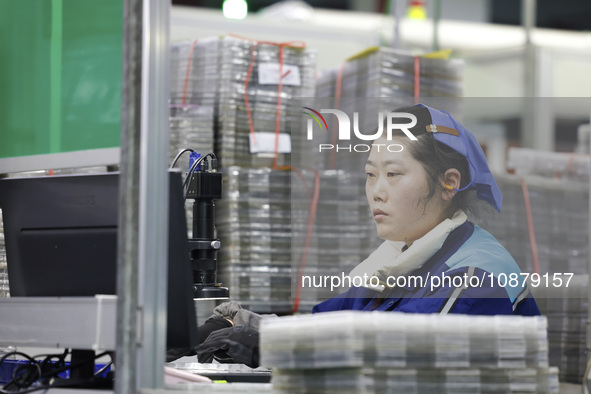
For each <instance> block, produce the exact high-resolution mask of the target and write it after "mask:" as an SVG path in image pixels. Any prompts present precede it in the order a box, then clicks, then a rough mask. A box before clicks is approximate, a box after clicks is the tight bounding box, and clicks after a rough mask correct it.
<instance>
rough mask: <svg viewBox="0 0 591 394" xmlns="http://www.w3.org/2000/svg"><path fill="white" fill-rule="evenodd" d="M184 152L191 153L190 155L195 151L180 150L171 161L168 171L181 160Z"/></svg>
mask: <svg viewBox="0 0 591 394" xmlns="http://www.w3.org/2000/svg"><path fill="white" fill-rule="evenodd" d="M185 152H191V153H193V152H195V150H194V149H191V148H185V149H183V150H181V151H180V152H179V153H177V155H176V157H175V158H174V160H173V161H172V164H171V165H170V168H169V169H170V170H172V169H173V168H174V165H175V164H176V162H177V161H178V160H179V159H180V158H181V156H182V155H183V153H185Z"/></svg>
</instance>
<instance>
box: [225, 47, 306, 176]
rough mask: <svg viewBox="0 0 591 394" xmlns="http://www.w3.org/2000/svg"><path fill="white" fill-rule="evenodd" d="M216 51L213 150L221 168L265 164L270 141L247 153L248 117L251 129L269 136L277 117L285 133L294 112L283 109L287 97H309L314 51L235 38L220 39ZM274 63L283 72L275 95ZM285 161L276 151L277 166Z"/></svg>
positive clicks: (268, 163) (269, 161) (269, 157)
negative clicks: (216, 93) (280, 86)
mask: <svg viewBox="0 0 591 394" xmlns="http://www.w3.org/2000/svg"><path fill="white" fill-rule="evenodd" d="M220 53H221V55H220V69H219V70H218V73H219V84H218V93H219V100H218V115H217V133H218V134H217V139H216V153H217V154H218V157H219V158H220V160H221V164H222V166H224V167H229V166H234V165H237V166H244V167H254V166H271V165H272V164H273V157H274V153H275V151H274V145H272V149H270V150H269V149H267V150H263V151H262V152H259V153H251V150H250V140H251V137H250V133H251V130H250V120H252V126H253V128H254V131H255V132H256V133H273V134H275V133H276V126H277V119H279V133H280V134H284V135H286V136H290V135H291V124H292V123H293V122H294V120H295V116H296V115H295V114H294V113H293V111H289V107H290V105H292V102H293V99H294V98H296V97H314V93H315V64H316V54H315V52H313V51H310V50H307V49H303V48H299V47H292V46H282V47H280V46H279V45H273V44H266V43H256V42H254V41H248V40H243V39H239V38H235V37H224V38H223V39H221V47H220ZM280 54H282V55H281V56H280ZM281 57H282V58H281ZM280 62H282V63H283V70H284V76H283V79H282V82H283V84H282V89H281V93H280V94H281V95H280V96H279V84H278V78H279V77H278V70H279V63H280ZM249 70H250V73H249ZM245 93H246V97H247V98H248V105H249V107H248V108H247V102H246V100H245ZM279 98H281V102H280V103H279V100H278V99H279ZM278 114H279V115H280V116H279V118H278ZM249 115H250V118H249ZM299 118H300V116H299V115H297V119H299ZM249 119H250V120H249ZM257 137H258V139H259V140H261V139H262V138H263V137H262V136H260V135H255V138H254V140H255V141H256V140H257ZM258 143H259V142H258V141H257V144H258ZM290 159H291V155H290V153H288V152H287V151H286V152H285V153H279V155H278V161H277V164H278V165H290V164H291V163H290Z"/></svg>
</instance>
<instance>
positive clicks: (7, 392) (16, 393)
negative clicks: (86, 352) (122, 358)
mask: <svg viewBox="0 0 591 394" xmlns="http://www.w3.org/2000/svg"><path fill="white" fill-rule="evenodd" d="M67 354H68V350H66V351H64V353H63V354H49V355H47V356H46V357H45V359H43V361H37V360H35V359H34V358H33V357H31V356H29V355H28V354H25V353H21V352H17V351H15V352H9V353H6V354H5V355H4V356H2V358H0V365H1V364H2V363H3V362H4V360H6V358H7V357H8V356H11V355H19V356H22V357H24V358H26V359H27V360H28V361H29V362H30V364H27V365H23V366H20V367H17V368H16V369H15V371H14V372H13V374H12V377H13V380H12V381H10V382H9V383H7V384H6V385H5V386H4V387H3V388H2V389H0V394H23V393H31V392H34V391H39V390H47V389H50V388H52V387H67V386H74V385H79V384H80V383H81V382H80V381H75V382H60V384H59V385H39V386H37V387H33V388H31V389H28V390H12V388H13V387H15V388H24V387H27V386H25V384H23V383H22V382H19V381H18V379H15V378H18V371H22V370H23V369H25V368H30V367H31V366H33V365H34V366H35V368H36V370H37V372H38V373H37V377H36V379H33V380H31V378H32V376H28V377H26V379H27V381H25V383H28V386H30V385H31V384H33V383H34V382H35V381H37V380H38V381H43V380H44V379H47V378H50V377H55V376H57V375H58V374H60V373H62V372H65V371H68V370H69V371H70V372H72V370H74V369H76V368H78V367H80V366H82V365H84V364H85V363H87V362H88V361H89V360H84V361H80V362H77V363H75V364H70V365H64V364H65V357H66V355H67ZM105 355H109V356H111V352H109V351H106V352H103V353H100V354H97V355H95V356H94V357H93V358H92V360H96V359H98V358H100V357H103V356H105ZM42 356H43V355H42ZM55 357H57V358H58V360H59V361H58V365H62V366H61V367H60V368H57V369H53V368H52V369H51V370H49V371H46V372H43V366H46V367H48V366H51V364H49V360H51V359H52V358H55ZM111 364H112V361H111ZM104 369H105V368H103V369H101V371H100V372H103V371H104ZM95 376H96V375H95ZM28 381H30V382H28ZM88 382H91V380H89V381H88Z"/></svg>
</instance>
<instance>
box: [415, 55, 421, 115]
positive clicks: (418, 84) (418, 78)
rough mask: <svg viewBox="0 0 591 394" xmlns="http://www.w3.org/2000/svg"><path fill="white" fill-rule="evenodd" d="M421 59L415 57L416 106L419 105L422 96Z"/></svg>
mask: <svg viewBox="0 0 591 394" xmlns="http://www.w3.org/2000/svg"><path fill="white" fill-rule="evenodd" d="M420 59H421V58H420V57H418V56H415V58H414V61H415V91H414V98H415V104H418V103H419V96H420V95H421V60H420Z"/></svg>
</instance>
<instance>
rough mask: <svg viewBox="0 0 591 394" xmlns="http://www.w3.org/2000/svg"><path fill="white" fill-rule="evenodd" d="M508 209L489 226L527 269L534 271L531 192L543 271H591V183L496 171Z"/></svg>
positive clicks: (539, 261)
mask: <svg viewBox="0 0 591 394" xmlns="http://www.w3.org/2000/svg"><path fill="white" fill-rule="evenodd" d="M495 179H496V181H497V184H498V185H499V188H500V189H501V192H502V193H503V209H502V210H501V213H500V214H496V213H495V214H494V215H493V216H491V217H490V218H488V220H487V224H486V226H485V227H486V229H487V230H488V231H489V232H491V233H492V234H493V235H494V236H495V238H497V239H498V240H499V242H501V244H502V245H503V246H504V247H505V248H506V249H507V250H508V251H509V253H511V255H512V256H513V258H514V259H515V261H516V262H517V264H518V265H519V266H520V267H521V270H522V271H524V272H534V266H533V261H532V248H531V240H530V231H529V226H528V218H527V214H526V198H525V194H524V189H523V183H525V185H526V186H527V196H528V199H527V201H528V204H529V206H530V207H531V216H532V223H533V227H532V229H533V234H534V237H535V241H536V243H535V245H536V246H537V254H538V264H539V272H540V273H541V274H544V273H546V272H550V273H574V274H586V273H587V259H588V253H589V247H588V243H589V239H588V231H589V184H588V182H581V181H573V180H568V179H554V178H543V177H540V176H536V175H524V176H515V175H495Z"/></svg>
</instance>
